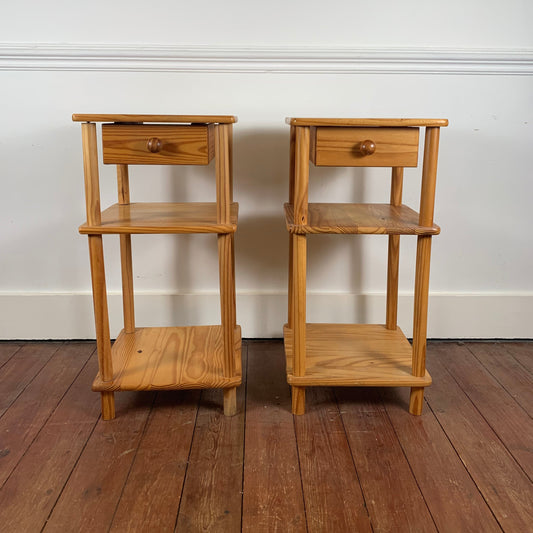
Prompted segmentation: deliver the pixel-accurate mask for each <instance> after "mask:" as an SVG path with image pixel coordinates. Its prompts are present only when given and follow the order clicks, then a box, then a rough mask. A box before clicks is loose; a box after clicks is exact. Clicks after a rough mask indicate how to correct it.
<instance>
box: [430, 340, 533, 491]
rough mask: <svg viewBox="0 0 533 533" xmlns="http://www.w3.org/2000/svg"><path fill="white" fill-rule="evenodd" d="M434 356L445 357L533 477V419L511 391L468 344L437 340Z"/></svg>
mask: <svg viewBox="0 0 533 533" xmlns="http://www.w3.org/2000/svg"><path fill="white" fill-rule="evenodd" d="M431 350H432V354H433V357H434V358H440V359H441V360H443V361H444V360H445V361H446V363H445V364H446V370H447V371H448V372H449V373H450V374H451V375H452V376H453V377H454V379H455V380H456V381H457V384H458V385H459V386H460V387H461V388H462V389H463V391H464V392H465V394H466V395H467V396H468V398H469V399H470V401H471V402H472V403H474V404H475V405H476V406H477V409H478V411H479V412H480V413H481V415H482V416H483V418H484V419H485V420H486V421H487V422H488V423H489V425H490V426H491V427H492V428H497V429H495V433H497V435H498V437H499V438H500V440H501V441H502V442H503V444H504V445H505V447H506V448H507V450H508V451H509V452H510V453H511V455H512V456H513V457H514V458H515V460H516V462H517V463H518V464H519V465H520V466H521V467H522V469H523V470H524V472H525V473H526V474H527V475H528V477H529V478H530V479H531V480H533V420H532V419H531V413H530V412H529V411H527V410H524V409H522V408H521V407H520V406H519V405H518V404H517V402H516V401H515V400H514V398H513V396H512V389H511V390H510V391H509V393H502V388H501V386H500V384H499V383H498V382H497V381H496V380H495V379H494V378H493V377H492V376H491V375H490V373H489V372H488V371H487V370H486V369H485V368H484V367H483V366H482V365H481V363H479V362H478V361H477V360H476V358H475V357H469V355H470V354H469V352H468V348H466V346H459V345H457V344H455V343H446V344H443V343H438V344H435V345H434V346H432V348H431Z"/></svg>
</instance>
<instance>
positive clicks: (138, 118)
mask: <svg viewBox="0 0 533 533" xmlns="http://www.w3.org/2000/svg"><path fill="white" fill-rule="evenodd" d="M72 120H73V121H74V122H173V123H184V124H233V123H235V122H237V117H236V116H234V115H106V114H102V115H100V114H83V113H74V114H73V115H72Z"/></svg>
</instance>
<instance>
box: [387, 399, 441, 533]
mask: <svg viewBox="0 0 533 533" xmlns="http://www.w3.org/2000/svg"><path fill="white" fill-rule="evenodd" d="M380 396H381V397H382V398H383V396H382V393H381V392H380ZM424 403H425V404H426V409H429V405H428V403H427V399H426V398H424ZM382 405H383V409H384V410H385V414H386V415H387V419H388V421H389V424H390V426H391V428H392V431H393V432H394V435H395V436H396V440H397V441H398V444H399V445H400V449H401V450H402V453H403V456H404V457H405V460H406V462H407V464H408V466H409V470H410V471H411V474H412V476H413V479H414V480H415V483H416V486H417V488H418V491H419V492H420V495H421V496H422V499H423V500H424V503H425V504H426V509H427V510H428V513H429V516H431V520H432V521H433V524H434V526H435V530H436V531H439V528H438V527H437V522H436V521H435V517H434V516H433V513H432V512H431V509H430V507H429V504H428V502H427V500H426V497H425V495H424V491H423V490H422V488H421V487H420V484H419V483H418V479H417V477H416V475H415V473H414V470H413V467H412V466H411V462H410V461H409V458H408V457H407V453H406V452H405V448H404V446H403V444H402V441H401V440H400V437H399V435H398V432H397V431H396V428H395V427H394V424H393V422H392V419H391V417H390V414H389V410H388V409H387V406H386V405H385V402H384V401H383V400H382ZM430 411H431V413H432V414H433V411H432V410H431V409H430ZM411 416H415V415H411ZM433 417H434V418H435V415H433ZM437 423H438V421H437ZM439 425H440V424H439Z"/></svg>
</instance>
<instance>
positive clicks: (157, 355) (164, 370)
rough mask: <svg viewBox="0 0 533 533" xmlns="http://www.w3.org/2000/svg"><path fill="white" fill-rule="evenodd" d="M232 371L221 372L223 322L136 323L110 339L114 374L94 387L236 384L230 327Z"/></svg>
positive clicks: (237, 359)
mask: <svg viewBox="0 0 533 533" xmlns="http://www.w3.org/2000/svg"><path fill="white" fill-rule="evenodd" d="M234 338H235V344H234V346H233V355H234V360H233V361H232V368H233V369H234V374H233V375H232V376H228V377H226V376H225V372H224V345H223V332H222V326H190V327H175V328H172V327H171V328H137V329H136V330H135V332H134V333H124V332H121V333H120V335H119V336H118V338H117V340H116V341H115V343H114V344H113V350H112V351H113V368H114V374H113V379H112V380H111V381H109V382H107V381H103V380H102V378H101V376H100V374H98V376H97V377H96V379H95V381H94V383H93V390H95V391H118V390H123V391H124V390H178V389H206V388H229V387H236V386H238V385H240V383H241V375H242V369H241V363H240V360H241V332H240V327H239V326H237V327H236V328H235V332H234Z"/></svg>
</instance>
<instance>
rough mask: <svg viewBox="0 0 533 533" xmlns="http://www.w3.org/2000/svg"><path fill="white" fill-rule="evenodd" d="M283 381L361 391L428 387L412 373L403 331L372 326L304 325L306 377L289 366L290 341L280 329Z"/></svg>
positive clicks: (427, 380)
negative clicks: (282, 348) (285, 360)
mask: <svg viewBox="0 0 533 533" xmlns="http://www.w3.org/2000/svg"><path fill="white" fill-rule="evenodd" d="M284 337H285V350H286V354H287V379H288V382H289V383H290V384H291V385H301V386H309V385H330V386H359V387H395V386H412V385H415V384H417V385H420V386H423V387H425V386H428V385H430V384H431V377H430V376H429V374H428V373H427V372H425V373H424V375H423V376H421V377H414V376H413V374H412V369H411V365H412V349H411V345H410V344H409V341H408V340H407V339H406V338H405V335H404V334H403V332H402V331H401V330H400V329H399V328H397V329H396V330H394V331H391V330H389V329H387V328H386V327H385V326H384V325H376V324H307V325H306V344H305V355H306V356H305V364H306V366H305V373H304V374H302V373H297V372H295V370H294V368H293V343H294V340H293V337H294V333H293V331H292V330H290V329H289V328H288V327H285V328H284Z"/></svg>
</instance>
